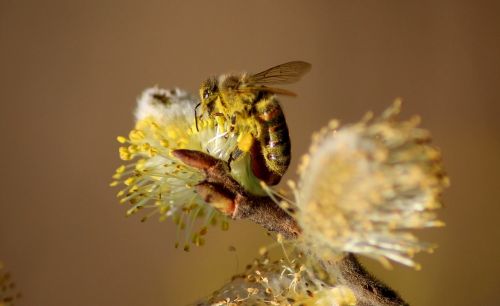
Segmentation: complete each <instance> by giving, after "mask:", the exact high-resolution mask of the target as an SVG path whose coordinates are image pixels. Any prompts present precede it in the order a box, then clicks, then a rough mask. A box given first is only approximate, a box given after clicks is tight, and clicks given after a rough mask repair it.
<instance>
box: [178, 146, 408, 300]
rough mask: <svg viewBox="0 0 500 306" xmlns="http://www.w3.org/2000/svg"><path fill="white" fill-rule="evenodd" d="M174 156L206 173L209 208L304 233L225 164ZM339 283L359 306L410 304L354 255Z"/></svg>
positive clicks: (291, 235) (342, 267)
mask: <svg viewBox="0 0 500 306" xmlns="http://www.w3.org/2000/svg"><path fill="white" fill-rule="evenodd" d="M173 154H174V155H175V156H176V157H177V158H179V159H180V160H181V161H182V162H184V163H185V164H187V165H189V166H191V167H195V168H197V169H200V170H202V171H204V172H205V175H206V179H205V181H203V182H201V183H200V184H198V185H197V186H196V187H195V188H196V191H197V192H198V194H200V195H201V196H202V197H203V199H204V200H205V201H206V202H207V203H209V204H210V205H212V206H214V207H215V208H217V209H218V210H219V211H221V212H222V213H224V214H226V215H229V216H231V217H232V218H233V219H236V220H238V219H248V220H251V221H253V222H255V223H257V224H259V225H261V226H262V227H264V228H265V229H267V230H269V231H272V232H276V233H279V234H282V235H283V236H284V237H285V238H288V239H296V238H298V237H299V236H300V233H301V230H300V227H299V225H298V224H297V221H296V220H295V219H294V218H293V217H292V216H290V215H289V214H288V213H287V212H286V211H285V210H283V209H282V208H281V207H280V206H279V205H278V204H276V203H275V202H274V201H273V200H272V199H271V198H270V197H260V196H254V195H252V194H249V193H248V192H247V191H246V190H245V189H244V188H243V187H242V186H241V185H240V184H239V183H238V182H236V181H235V180H234V179H233V178H232V177H231V175H230V171H229V167H228V165H227V163H226V162H224V161H222V160H218V159H216V158H213V157H212V156H210V155H208V154H205V153H202V152H198V151H191V150H175V151H174V152H173ZM335 265H336V268H337V269H338V271H339V282H340V283H341V284H344V285H346V286H348V287H349V288H351V290H353V291H354V293H355V295H356V298H357V300H358V305H359V306H367V305H380V306H396V305H408V304H407V303H406V302H405V301H404V300H403V299H402V298H401V297H400V296H399V295H398V294H397V293H396V292H395V291H394V290H392V289H391V288H389V287H388V286H387V285H385V284H384V283H382V282H381V281H379V280H377V279H376V278H375V277H374V276H372V275H371V274H370V273H368V272H367V271H366V270H365V269H364V267H363V266H362V265H361V264H360V263H359V261H358V260H357V259H356V257H355V256H354V255H353V254H346V256H344V257H343V258H342V259H341V260H339V261H338V262H337V263H335Z"/></svg>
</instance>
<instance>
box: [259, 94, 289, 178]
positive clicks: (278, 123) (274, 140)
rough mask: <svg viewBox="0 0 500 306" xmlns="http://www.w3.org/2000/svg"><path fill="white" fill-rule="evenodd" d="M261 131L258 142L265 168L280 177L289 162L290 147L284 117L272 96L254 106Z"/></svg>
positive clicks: (264, 98)
mask: <svg viewBox="0 0 500 306" xmlns="http://www.w3.org/2000/svg"><path fill="white" fill-rule="evenodd" d="M255 111H256V117H257V119H258V120H259V122H260V125H261V130H260V134H261V135H260V136H259V141H260V144H261V150H262V155H263V158H264V160H265V163H266V166H267V167H268V168H269V170H271V171H272V172H274V173H275V174H278V175H280V176H282V175H283V174H285V172H286V170H287V169H288V166H289V165H290V160H291V152H290V151H291V145H290V136H289V134H288V127H287V125H286V121H285V116H284V114H283V111H282V109H281V106H280V105H279V103H278V101H277V100H276V99H275V98H274V96H267V97H263V98H262V99H260V100H259V101H258V102H256V104H255Z"/></svg>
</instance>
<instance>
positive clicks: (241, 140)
mask: <svg viewBox="0 0 500 306" xmlns="http://www.w3.org/2000/svg"><path fill="white" fill-rule="evenodd" d="M253 143H254V137H253V135H252V134H250V133H245V134H240V136H239V137H238V149H240V150H241V151H243V152H248V151H250V148H252V145H253Z"/></svg>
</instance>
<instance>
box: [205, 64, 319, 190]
mask: <svg viewBox="0 0 500 306" xmlns="http://www.w3.org/2000/svg"><path fill="white" fill-rule="evenodd" d="M310 69H311V65H310V64H309V63H306V62H302V61H293V62H288V63H284V64H281V65H278V66H275V67H272V68H269V69H267V70H265V71H262V72H259V73H256V74H247V73H241V74H227V75H221V76H219V77H218V78H215V77H211V78H209V79H207V80H205V81H204V82H203V83H202V85H201V87H200V98H201V102H200V103H199V104H198V105H197V107H198V106H201V112H202V114H208V115H209V116H210V117H213V116H223V117H224V118H225V119H226V120H230V122H231V129H230V131H229V132H233V133H238V134H239V141H238V148H237V149H236V150H235V151H234V152H232V153H231V158H230V160H229V163H231V161H232V160H236V159H238V158H239V157H240V156H242V155H243V154H242V153H243V152H249V153H250V156H251V166H252V172H253V174H254V175H255V176H256V177H257V178H259V179H260V180H262V181H264V182H265V183H266V184H268V185H276V184H278V183H279V181H280V180H281V177H282V176H283V175H284V174H285V172H286V170H287V169H288V166H289V165H290V159H291V152H290V149H291V146H290V136H289V134H288V127H287V125H286V121H285V116H284V114H283V110H282V109H281V106H280V104H279V102H278V100H277V98H276V95H286V96H296V95H295V93H293V92H291V91H288V90H285V89H280V88H274V87H269V85H273V84H290V83H294V82H297V81H298V80H299V79H300V78H301V77H302V76H303V75H304V74H305V73H307V72H308V71H309V70H310ZM195 117H196V109H195ZM197 120H198V117H196V122H197Z"/></svg>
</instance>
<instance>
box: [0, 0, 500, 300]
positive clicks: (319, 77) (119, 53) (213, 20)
mask: <svg viewBox="0 0 500 306" xmlns="http://www.w3.org/2000/svg"><path fill="white" fill-rule="evenodd" d="M499 9H500V5H498V2H497V1H489V2H488V1H474V2H473V1H412V2H410V1H335V2H334V1H255V2H249V1H229V0H227V1H199V2H193V1H137V2H132V1H79V2H77V1H18V0H0V84H1V85H0V86H1V87H0V88H1V90H0V103H1V110H0V130H1V135H2V140H1V144H2V145H1V148H2V150H1V151H0V165H1V168H0V169H1V172H2V174H1V177H0V185H1V190H2V192H1V193H0V214H1V215H0V260H2V261H4V262H5V264H6V265H7V267H8V269H9V270H10V271H12V272H13V274H14V278H15V280H16V281H17V283H18V286H19V287H20V288H21V289H22V292H23V294H24V297H23V299H22V300H21V301H20V302H19V303H18V305H26V306H28V305H42V306H51V305H186V304H188V303H190V302H193V301H195V300H196V299H197V298H199V297H202V296H204V295H206V294H208V293H210V292H211V291H212V290H214V289H216V288H218V287H219V286H220V285H221V284H222V283H223V282H225V281H226V280H228V279H229V277H230V276H231V275H232V274H234V273H235V272H236V271H238V269H239V270H241V269H242V267H244V265H245V264H246V263H247V262H249V261H250V260H251V259H252V258H253V257H254V256H256V254H257V248H258V246H259V245H262V244H265V243H268V240H266V237H265V234H264V232H263V231H261V230H260V229H259V228H258V227H257V226H254V225H253V224H247V223H233V224H232V227H231V230H230V231H229V232H221V231H219V230H213V231H211V232H210V233H209V235H208V241H207V246H205V247H202V248H199V249H195V250H194V251H192V252H190V253H184V252H182V251H179V250H176V249H174V248H173V243H174V239H175V230H174V226H173V225H172V224H171V222H169V221H167V222H165V223H158V222H156V221H155V220H150V221H148V222H146V223H145V224H142V223H140V222H139V219H140V218H139V217H132V218H129V219H126V218H125V217H124V207H122V206H119V205H118V202H117V200H116V199H115V197H114V195H115V193H116V191H117V190H116V189H112V188H109V187H108V183H109V181H110V176H111V174H112V173H113V171H114V169H115V168H116V167H117V166H118V165H120V164H121V163H120V161H119V159H118V153H117V148H118V144H117V143H116V141H115V137H116V136H117V135H121V134H126V133H127V132H128V131H129V130H130V128H131V127H132V124H133V120H132V110H133V108H134V106H135V98H136V97H137V95H138V94H139V93H140V92H141V91H142V90H143V89H144V88H146V87H148V86H152V85H155V84H158V85H160V86H163V87H173V86H179V87H182V88H185V89H187V90H189V91H196V90H197V86H198V85H199V83H200V81H201V80H203V79H204V78H205V77H207V76H209V75H211V74H219V73H222V72H228V71H240V70H248V71H253V72H257V71H260V70H263V69H265V68H269V67H270V66H273V65H276V64H279V63H283V62H286V61H289V60H295V59H301V60H306V61H309V62H311V63H312V64H313V70H312V71H311V73H310V74H309V75H308V76H307V77H305V78H304V80H303V81H301V82H300V83H299V84H297V85H293V86H292V87H289V88H290V89H293V90H294V91H296V92H298V93H299V98H297V99H283V100H282V102H283V105H284V108H285V112H286V114H287V119H288V123H289V126H290V130H291V131H290V132H291V136H292V139H293V145H294V147H293V154H294V161H295V163H294V165H292V168H291V169H295V165H296V162H297V160H298V156H300V155H301V154H303V153H304V152H306V150H307V147H308V143H309V139H310V135H311V133H312V132H313V131H315V130H317V129H319V128H320V127H321V126H323V125H324V124H326V123H327V122H328V120H329V119H331V118H333V117H335V118H339V119H341V120H342V122H352V121H355V120H358V119H359V118H360V117H361V116H362V114H363V113H364V112H365V111H368V110H374V111H377V112H380V111H381V110H383V109H384V108H385V107H387V106H388V105H389V104H390V103H391V102H392V100H393V99H394V98H396V97H398V96H399V97H403V98H404V100H405V104H404V113H403V116H404V117H408V116H410V115H413V114H420V115H421V116H422V118H423V126H424V127H426V128H428V129H430V130H431V131H432V132H433V135H434V141H435V143H436V144H437V145H439V146H440V147H441V148H442V151H443V152H444V158H445V164H446V166H447V169H448V171H449V174H450V176H451V179H452V187H451V188H450V189H449V190H447V192H446V194H445V202H446V203H447V207H446V208H445V209H444V210H443V211H442V214H441V216H442V218H443V219H444V220H445V221H446V223H447V227H446V228H444V229H436V230H429V231H425V232H423V233H422V234H421V235H420V236H421V237H422V238H423V239H426V240H428V241H434V242H437V243H439V245H440V248H439V249H438V250H437V252H436V253H435V254H434V255H421V256H419V257H418V260H419V261H420V262H421V263H422V264H423V267H424V268H423V270H422V271H420V272H416V271H414V270H412V269H408V268H405V267H400V266H397V267H396V268H395V269H394V270H392V271H386V270H384V269H383V268H382V267H380V265H378V264H374V263H371V262H369V263H368V264H369V266H370V269H371V270H372V271H374V272H375V273H376V275H378V276H380V277H381V278H382V279H384V280H386V281H387V282H388V283H389V284H390V285H392V286H393V287H395V288H396V289H397V290H399V291H400V293H401V294H402V295H403V296H404V297H405V298H406V299H407V300H408V301H409V302H410V303H411V304H412V305H498V303H500V302H499V301H500V281H499V277H498V275H499V274H500V263H499V262H500V245H499V242H500V230H499V227H498V225H497V224H498V218H499V212H500V201H499V200H500V183H499V179H500V175H499V172H500V162H499V158H500V154H499V153H500V119H499V115H500V92H499V89H500V77H499V75H500V21H499V18H498V14H499V13H500V10H499ZM290 172H291V174H289V178H293V176H294V175H293V172H294V171H293V170H291V171H290ZM230 245H234V246H235V247H236V248H237V250H238V251H237V252H236V253H233V252H229V251H228V247H229V246H230Z"/></svg>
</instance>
